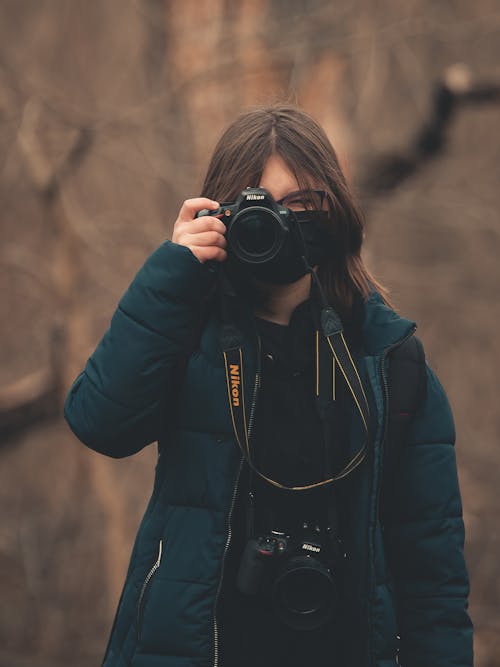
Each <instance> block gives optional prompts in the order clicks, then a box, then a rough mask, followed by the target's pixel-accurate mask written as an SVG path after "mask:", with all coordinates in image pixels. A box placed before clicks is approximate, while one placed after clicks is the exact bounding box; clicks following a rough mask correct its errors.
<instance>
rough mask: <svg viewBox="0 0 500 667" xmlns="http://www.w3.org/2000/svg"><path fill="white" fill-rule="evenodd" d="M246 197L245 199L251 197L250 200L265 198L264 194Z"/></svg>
mask: <svg viewBox="0 0 500 667" xmlns="http://www.w3.org/2000/svg"><path fill="white" fill-rule="evenodd" d="M246 198H247V200H248V199H252V200H255V199H265V195H246Z"/></svg>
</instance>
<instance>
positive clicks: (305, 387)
mask: <svg viewBox="0 0 500 667" xmlns="http://www.w3.org/2000/svg"><path fill="white" fill-rule="evenodd" d="M247 188H254V189H253V190H248V189H247ZM242 192H243V194H242ZM221 203H225V204H226V205H225V206H222V207H220V204H221ZM255 206H257V211H256V210H255ZM252 207H254V208H252ZM263 209H266V210H265V211H264V212H263ZM269 211H270V212H269ZM259 216H260V217H259ZM223 220H225V222H223ZM270 229H271V230H273V231H272V233H270V232H269V230H270ZM283 230H284V231H283ZM274 232H276V234H275V235H274V236H273V234H274ZM362 238H363V219H362V216H361V214H360V212H359V210H358V208H357V206H356V204H355V203H354V201H353V198H352V196H351V194H350V192H349V189H348V187H347V185H346V181H345V179H344V176H343V174H342V171H341V169H340V167H339V164H338V161H337V158H336V155H335V152H334V150H333V148H332V147H331V145H330V143H329V141H328V139H327V137H326V135H325V134H324V132H323V130H322V129H321V128H320V127H319V126H318V125H317V124H316V123H315V122H314V121H313V120H312V119H311V118H310V117H309V116H308V115H306V114H305V113H303V112H302V111H300V110H298V109H295V108H291V107H288V106H276V107H270V108H263V109H258V110H254V111H250V112H248V113H246V114H243V115H242V116H240V117H239V118H238V119H237V120H236V121H235V122H234V123H233V124H232V125H231V126H230V127H229V128H228V129H227V130H226V131H225V133H224V134H223V136H222V137H221V139H220V141H219V143H218V145H217V147H216V149H215V152H214V154H213V156H212V160H211V162H210V165H209V168H208V173H207V176H206V180H205V184H204V186H203V191H202V196H201V197H198V198H194V199H188V200H186V201H185V202H184V204H183V205H182V207H181V209H180V212H179V217H178V219H177V221H176V222H175V225H174V229H173V235H172V241H166V242H165V243H164V244H163V245H162V246H160V247H159V248H158V249H157V250H156V251H155V252H154V253H153V254H152V255H151V257H149V259H148V260H147V261H146V263H145V264H144V266H143V267H142V269H141V270H140V271H139V273H138V274H137V276H136V277H135V279H134V280H133V282H132V284H131V285H130V287H129V288H128V290H127V291H126V293H125V294H124V296H123V297H122V299H121V300H120V303H119V305H118V308H117V310H116V312H115V314H114V315H113V318H112V321H111V326H110V328H109V330H108V331H107V332H106V333H105V335H104V337H103V339H102V340H101V342H100V343H99V345H98V346H97V349H96V350H95V352H94V353H93V355H92V357H91V358H90V359H89V361H88V363H87V365H86V367H85V369H84V371H83V372H82V373H81V374H80V375H79V377H78V378H77V379H76V380H75V383H74V384H73V387H72V388H71V390H70V392H69V394H68V397H67V400H66V405H65V415H66V419H67V420H68V422H69V424H70V426H71V428H72V429H73V431H74V432H75V433H76V435H77V436H78V437H79V438H80V439H81V440H82V441H83V442H84V443H85V444H86V445H87V446H89V447H90V448H92V449H94V450H96V451H98V452H101V453H103V454H106V455H108V456H112V457H123V456H129V455H131V454H133V453H135V452H137V451H139V450H140V449H141V448H142V447H144V446H145V445H147V444H149V443H151V442H153V441H156V440H157V441H158V464H157V467H156V477H155V483H154V488H153V492H152V496H151V499H150V502H149V504H148V507H147V509H146V512H145V515H144V518H143V520H142V522H141V525H140V528H139V531H138V534H137V537H136V541H135V544H134V548H133V552H132V556H131V560H130V565H129V569H128V574H127V578H126V581H125V585H124V588H123V592H122V596H121V599H120V603H119V607H118V610H117V614H116V618H115V622H114V624H113V629H112V633H111V637H110V640H109V643H108V648H107V651H106V655H105V659H104V665H105V667H124V666H125V665H133V666H134V667H159V666H160V665H161V666H162V667H163V666H164V667H174V666H175V667H180V666H181V665H182V666H184V667H188V666H190V667H191V666H194V665H198V666H202V665H203V666H204V667H205V666H207V667H208V666H209V665H214V666H217V665H222V666H223V667H242V666H244V665H259V666H261V667H266V666H267V665H274V666H276V665H277V666H280V667H281V666H282V665H283V666H285V665H287V666H293V665H299V664H300V665H303V664H311V665H312V664H314V665H316V666H319V667H326V665H329V666H331V665H342V666H343V667H364V666H365V665H366V666H368V665H376V666H377V667H390V666H391V665H396V664H402V665H404V666H405V667H424V666H425V667H444V666H445V665H446V666H450V667H451V665H454V666H458V665H460V666H461V667H465V666H466V665H472V630H471V624H470V620H469V618H468V615H467V595H468V580H467V573H466V569H465V564H464V560H463V523H462V518H461V501H460V493H459V489H458V483H457V477H456V465H455V457H454V448H453V444H454V426H453V419H452V416H451V412H450V409H449V405H448V402H447V399H446V396H445V394H444V391H443V389H442V387H441V385H440V384H439V381H438V380H437V378H436V377H435V375H434V374H433V372H432V371H431V370H430V369H429V368H428V367H427V366H424V365H423V364H421V366H420V368H419V371H418V374H417V373H416V372H415V371H414V370H413V371H412V372H410V370H408V371H407V372H406V371H405V372H404V373H403V374H402V375H401V373H400V376H401V377H399V379H398V386H397V389H396V391H393V394H399V393H405V392H406V393H407V392H408V391H409V392H410V393H411V392H412V386H413V385H414V384H416V383H417V378H420V379H421V378H422V377H423V383H424V384H425V387H424V390H425V391H423V392H422V393H421V395H420V397H419V399H418V405H415V406H413V407H412V408H411V410H412V411H413V412H415V414H414V415H413V416H412V418H411V420H410V423H409V424H407V428H405V429H404V430H403V429H401V428H399V429H398V428H396V429H395V430H394V418H393V417H390V418H389V417H388V415H389V412H390V406H389V404H388V394H389V392H388V389H389V388H391V383H395V382H396V379H395V377H394V374H393V375H391V369H390V367H391V360H394V359H396V352H397V351H398V350H400V349H402V348H403V347H404V346H405V345H407V342H408V341H411V340H414V338H413V333H414V329H415V325H414V323H413V322H410V321H408V320H405V319H403V318H401V317H399V316H398V315H396V313H395V312H394V311H393V310H392V309H391V308H390V306H389V305H388V303H387V299H386V297H385V292H384V290H383V288H382V287H381V286H380V285H379V284H378V283H377V282H376V281H375V280H374V278H373V277H372V276H371V275H370V274H369V272H368V271H367V269H366V268H365V266H364V264H363V261H362V259H361V256H360V251H361V244H362ZM283 239H284V244H283V245H282V246H280V242H281V241H283ZM280 240H281V241H280ZM276 243H277V244H278V245H277V247H279V251H278V252H277V254H275V255H273V253H272V252H270V254H269V256H268V257H267V260H266V261H262V262H260V261H257V262H255V261H254V259H255V257H254V259H252V258H250V260H251V261H250V260H249V258H248V256H247V255H248V253H247V255H245V252H246V251H248V252H250V254H251V253H252V252H253V253H254V254H257V255H259V253H260V255H259V257H260V258H261V259H262V257H261V256H262V253H264V255H265V253H266V252H267V251H268V250H269V248H270V247H271V246H272V247H274V245H276ZM245 244H247V246H245ZM273 244H274V245H273ZM331 307H333V309H332V308H331ZM339 317H340V320H341V321H340V320H339ZM392 364H393V368H395V367H396V366H395V364H396V362H395V361H392ZM391 368H392V367H391ZM398 368H399V369H401V368H404V367H403V366H402V365H401V364H399V366H398ZM406 368H409V366H406ZM387 378H389V380H388V379H387ZM401 378H402V379H401ZM405 378H406V379H405ZM410 378H411V379H410ZM405 382H406V384H407V385H408V386H406V387H404V383H405ZM410 385H411V386H410ZM402 387H403V388H404V390H403V391H402ZM392 388H393V389H394V387H392ZM396 399H398V396H395V397H394V399H391V400H394V401H396ZM391 407H392V408H394V405H392V406H391ZM399 412H401V408H399ZM400 417H401V415H400ZM402 419H403V421H404V416H403V418H402ZM407 421H408V420H407ZM391 433H392V436H391ZM394 433H396V434H397V438H396V439H397V440H398V442H396V443H394V442H391V443H390V442H389V441H390V440H391V439H392V440H394V439H395V438H394ZM389 444H390V447H389ZM391 448H392V450H393V451H391V452H389V449H391Z"/></svg>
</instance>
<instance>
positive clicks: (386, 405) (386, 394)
mask: <svg viewBox="0 0 500 667" xmlns="http://www.w3.org/2000/svg"><path fill="white" fill-rule="evenodd" d="M416 328H417V327H413V328H412V330H411V331H410V333H409V334H407V335H406V336H405V337H404V338H403V339H401V340H399V341H398V342H397V343H394V344H393V345H391V346H390V347H388V348H387V349H386V350H385V351H384V354H383V356H382V368H381V374H382V387H383V390H384V430H383V433H382V439H381V445H382V448H381V450H380V461H379V469H378V474H379V477H378V487H377V502H376V506H375V521H377V519H378V517H379V510H380V507H379V506H380V487H381V482H382V474H383V472H384V454H385V445H386V438H387V429H388V427H389V398H390V397H389V382H388V380H387V374H386V371H385V367H386V363H385V362H386V359H387V356H388V355H389V354H390V353H391V352H392V351H393V350H395V349H396V348H397V347H400V345H403V343H405V342H406V341H407V340H408V339H409V338H411V337H412V336H413V334H414V333H415V331H416Z"/></svg>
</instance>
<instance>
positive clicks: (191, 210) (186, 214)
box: [177, 197, 219, 222]
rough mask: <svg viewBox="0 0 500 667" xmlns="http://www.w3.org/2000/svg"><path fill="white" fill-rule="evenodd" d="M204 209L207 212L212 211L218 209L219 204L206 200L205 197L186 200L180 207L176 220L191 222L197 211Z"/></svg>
mask: <svg viewBox="0 0 500 667" xmlns="http://www.w3.org/2000/svg"><path fill="white" fill-rule="evenodd" d="M205 208H207V209H208V210H209V211H214V210H215V209H217V208H219V202H216V201H214V200H213V199H207V198H206V197H195V198H194V199H186V201H185V202H184V203H183V204H182V206H181V210H180V211H179V217H178V218H177V220H178V221H179V222H187V221H189V220H193V218H194V216H195V215H196V214H197V213H198V211H202V210H203V209H205Z"/></svg>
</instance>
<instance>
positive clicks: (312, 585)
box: [273, 556, 338, 630]
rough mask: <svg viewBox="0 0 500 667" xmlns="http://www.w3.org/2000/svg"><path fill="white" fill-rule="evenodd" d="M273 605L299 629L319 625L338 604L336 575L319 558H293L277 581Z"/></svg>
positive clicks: (288, 621)
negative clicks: (334, 579)
mask: <svg viewBox="0 0 500 667" xmlns="http://www.w3.org/2000/svg"><path fill="white" fill-rule="evenodd" d="M273 594H274V605H275V609H276V612H277V613H278V615H279V616H280V617H281V618H282V620H283V621H284V622H285V623H286V624H287V625H289V626H291V627H292V628H294V629H296V630H313V629H315V628H319V627H321V626H322V625H324V624H325V623H326V621H327V620H328V618H330V616H331V614H332V611H333V609H334V607H335V606H336V604H337V602H338V600H337V590H336V586H335V583H334V581H333V577H332V575H331V574H330V572H329V571H328V569H327V568H326V567H325V566H324V565H323V563H321V562H320V561H318V560H316V559H314V558H308V557H303V556H298V557H296V558H291V559H290V560H289V561H288V563H287V564H286V566H285V568H284V569H283V571H282V572H281V573H280V575H279V576H278V577H277V578H276V579H275V582H274V590H273Z"/></svg>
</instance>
